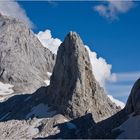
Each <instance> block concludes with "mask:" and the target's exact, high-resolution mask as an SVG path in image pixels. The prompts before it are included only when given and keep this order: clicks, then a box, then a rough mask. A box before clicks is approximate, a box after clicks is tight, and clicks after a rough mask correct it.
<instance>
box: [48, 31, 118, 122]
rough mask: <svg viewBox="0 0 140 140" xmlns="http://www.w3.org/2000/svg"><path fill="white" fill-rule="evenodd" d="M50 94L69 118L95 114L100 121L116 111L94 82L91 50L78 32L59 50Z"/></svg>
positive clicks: (50, 98) (50, 99)
mask: <svg viewBox="0 0 140 140" xmlns="http://www.w3.org/2000/svg"><path fill="white" fill-rule="evenodd" d="M48 94H49V102H50V104H53V105H54V106H56V107H57V108H58V110H59V111H60V112H62V113H63V114H65V115H66V116H68V117H70V118H77V117H80V116H83V115H85V114H87V113H92V114H93V118H94V121H100V120H103V119H105V118H107V117H109V116H111V115H112V114H114V113H116V112H117V107H116V105H115V104H114V103H112V102H111V100H110V99H109V98H108V97H107V95H106V94H105V93H104V90H103V88H102V87H100V85H99V83H98V82H97V81H96V80H95V78H94V75H93V73H92V67H91V63H90V59H89V54H88V51H87V49H86V48H85V47H84V44H83V42H82V40H81V39H80V37H79V35H78V34H77V33H75V32H70V33H69V34H68V35H67V36H66V38H65V40H64V42H63V43H62V44H61V46H60V47H59V50H58V54H57V58H56V64H55V67H54V70H53V74H52V77H51V82H50V87H49V89H48Z"/></svg>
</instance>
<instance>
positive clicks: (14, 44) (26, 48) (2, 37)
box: [0, 15, 55, 92]
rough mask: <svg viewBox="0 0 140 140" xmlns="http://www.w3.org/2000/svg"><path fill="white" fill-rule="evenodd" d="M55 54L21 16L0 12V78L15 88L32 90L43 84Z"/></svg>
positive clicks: (21, 90) (50, 69) (24, 90)
mask: <svg viewBox="0 0 140 140" xmlns="http://www.w3.org/2000/svg"><path fill="white" fill-rule="evenodd" d="M54 62H55V55H54V54H52V53H51V52H50V51H49V50H48V49H47V48H44V47H43V46H42V44H41V43H40V41H39V40H38V38H37V37H36V36H35V35H34V33H33V32H32V31H31V30H30V29H29V28H28V27H27V26H26V25H25V24H24V23H22V22H21V21H19V20H18V19H14V18H10V17H6V16H2V15H0V81H2V82H4V83H10V84H13V85H14V90H15V91H16V92H33V91H35V90H36V89H38V88H39V87H40V86H42V85H44V80H46V79H47V78H48V76H47V71H48V72H51V71H52V69H53V66H54Z"/></svg>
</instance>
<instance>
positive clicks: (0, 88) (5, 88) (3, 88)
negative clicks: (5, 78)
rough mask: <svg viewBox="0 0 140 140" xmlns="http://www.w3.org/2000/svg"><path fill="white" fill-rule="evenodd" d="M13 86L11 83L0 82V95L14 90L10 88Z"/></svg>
mask: <svg viewBox="0 0 140 140" xmlns="http://www.w3.org/2000/svg"><path fill="white" fill-rule="evenodd" d="M13 87H14V86H13V85H10V84H4V83H2V82H0V96H2V95H8V94H12V93H13V92H14V91H13V89H12V88H13Z"/></svg>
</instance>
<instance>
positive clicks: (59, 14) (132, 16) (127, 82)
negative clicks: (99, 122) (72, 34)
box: [0, 0, 140, 102]
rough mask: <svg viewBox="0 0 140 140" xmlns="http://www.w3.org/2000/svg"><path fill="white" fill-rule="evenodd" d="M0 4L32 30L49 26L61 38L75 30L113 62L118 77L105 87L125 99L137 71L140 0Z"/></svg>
mask: <svg viewBox="0 0 140 140" xmlns="http://www.w3.org/2000/svg"><path fill="white" fill-rule="evenodd" d="M1 3H2V2H1ZM0 6H1V7H0V10H1V9H2V8H3V9H2V10H1V11H2V12H6V14H7V13H8V15H12V16H15V17H19V18H23V19H24V20H26V22H28V23H30V22H32V23H33V24H34V28H33V29H32V30H33V31H34V32H35V33H38V32H39V31H45V30H46V29H49V30H51V32H52V36H53V37H54V38H55V37H57V38H59V39H60V40H62V41H63V39H64V37H65V36H66V34H67V33H68V32H69V31H76V32H78V33H79V34H80V36H81V38H82V39H83V41H84V43H85V44H86V45H88V46H89V47H90V49H91V50H92V51H95V52H96V53H97V54H98V56H101V57H103V58H104V59H105V60H106V61H107V63H109V64H111V65H112V72H113V73H116V75H117V77H118V80H117V81H116V82H115V83H111V82H110V83H109V84H107V90H108V91H109V92H110V93H111V94H112V95H113V96H115V97H116V98H118V99H120V100H122V101H124V102H126V100H127V97H128V95H129V93H130V90H131V87H132V85H133V84H134V82H135V80H136V79H137V78H138V77H139V75H140V65H139V64H138V63H139V60H140V55H139V53H140V2H136V1H131V0H130V1H125V2H124V1H106V2H103V1H88V2H86V1H79V2H78V1H77V2H75V1H69V2H66V1H63V2H59V1H57V2H54V1H49V2H47V1H43V2H38V1H18V3H17V2H15V4H13V5H12V4H9V7H8V4H7V7H6V8H7V10H5V9H6V8H5V6H6V4H3V6H2V4H1V5H0ZM11 6H13V9H17V11H16V10H14V12H13V10H11V9H12V8H11ZM8 8H9V9H10V10H11V11H10V10H9V11H10V12H8ZM12 12H13V14H12Z"/></svg>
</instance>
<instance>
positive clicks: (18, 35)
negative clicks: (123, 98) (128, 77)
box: [0, 15, 140, 139]
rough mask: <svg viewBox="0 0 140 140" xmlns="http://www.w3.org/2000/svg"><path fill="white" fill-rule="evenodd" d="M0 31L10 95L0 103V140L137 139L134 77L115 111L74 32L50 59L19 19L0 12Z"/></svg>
mask: <svg viewBox="0 0 140 140" xmlns="http://www.w3.org/2000/svg"><path fill="white" fill-rule="evenodd" d="M0 32H1V34H0V81H1V82H5V83H9V84H13V86H14V88H13V89H14V93H15V94H14V96H12V97H10V98H8V99H7V100H6V101H3V102H0V128H1V129H0V136H1V139H43V138H44V139H51V138H53V139H63V138H64V139H66V138H69V139H72V138H75V139H76V138H79V139H82V138H89V139H91V138H93V139H99V138H140V135H139V131H138V130H139V125H138V124H139V120H140V116H139V102H140V101H139V91H140V90H139V87H140V86H139V85H140V84H139V81H140V80H138V81H137V82H136V83H135V85H134V87H133V89H132V91H131V94H130V96H129V99H128V101H127V104H126V106H125V108H124V109H122V110H120V108H118V107H117V106H116V105H115V104H114V103H112V101H111V100H110V99H109V98H108V97H107V95H106V94H105V93H104V90H103V88H102V87H101V86H100V85H99V83H98V82H97V81H96V79H95V77H94V72H92V68H91V62H90V59H89V54H88V51H87V49H86V48H85V47H84V43H83V42H82V40H81V38H80V36H79V35H78V34H77V33H75V32H70V33H69V34H68V35H67V36H66V38H65V40H64V42H63V43H62V44H61V45H60V47H59V50H58V54H57V57H56V61H55V55H53V54H52V53H51V52H50V51H49V50H48V49H46V48H44V47H43V46H42V45H41V43H40V42H39V40H38V39H37V38H36V36H35V35H34V33H33V32H32V31H31V30H30V29H28V28H27V27H26V25H24V24H23V23H22V22H20V21H19V20H16V19H13V18H9V17H5V16H2V15H0ZM54 63H55V64H54ZM48 72H52V76H51V78H50V85H49V86H47V85H45V83H44V80H49V74H48ZM0 84H1V83H0ZM9 84H7V85H6V86H8V88H12V86H11V85H9ZM2 86H4V84H2ZM35 89H36V91H35V92H34V93H33V92H32V91H34V90H35ZM9 90H10V89H9ZM10 92H11V90H10ZM16 92H21V93H22V92H25V94H24V95H23V94H16ZM28 92H32V94H27V93H28ZM85 122H86V123H85ZM130 126H131V127H130ZM131 132H133V133H131Z"/></svg>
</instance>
